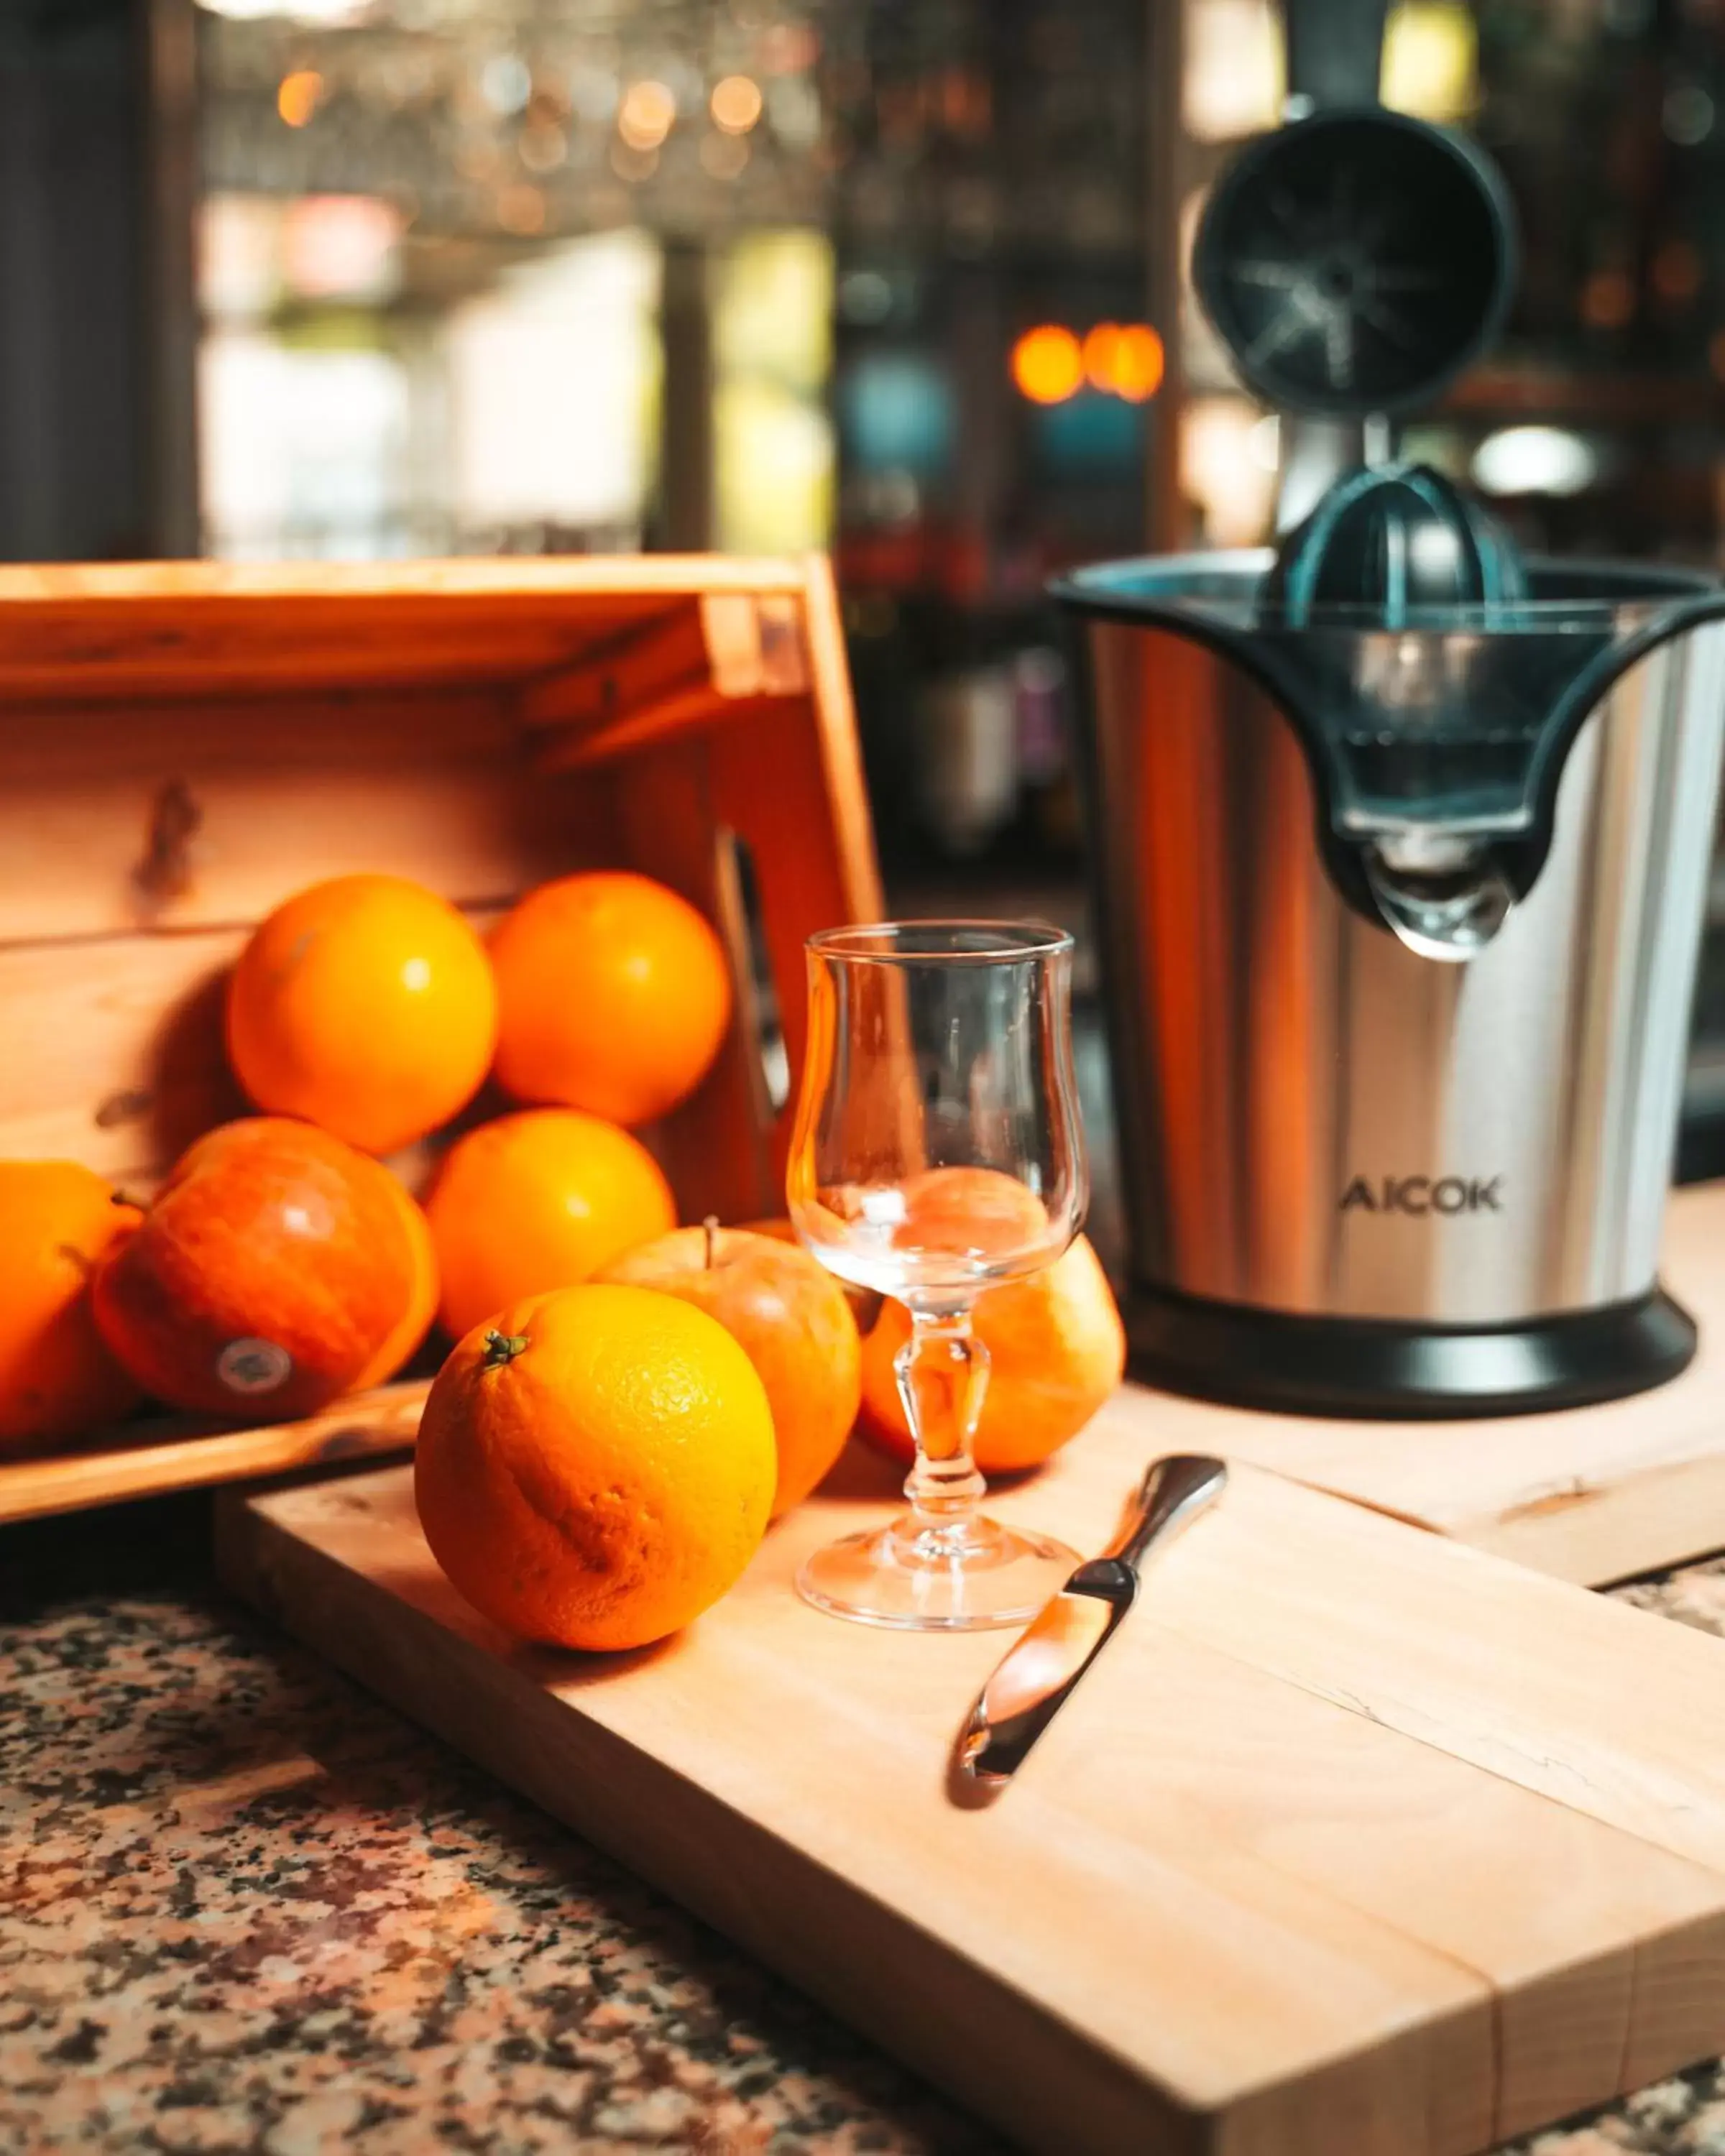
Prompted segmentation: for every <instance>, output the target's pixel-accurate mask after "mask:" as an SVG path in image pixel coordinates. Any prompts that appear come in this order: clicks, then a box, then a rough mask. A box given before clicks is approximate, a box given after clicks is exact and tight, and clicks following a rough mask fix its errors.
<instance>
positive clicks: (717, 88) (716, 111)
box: [708, 74, 761, 135]
mask: <svg viewBox="0 0 1725 2156" xmlns="http://www.w3.org/2000/svg"><path fill="white" fill-rule="evenodd" d="M708 105H709V110H711V113H712V115H713V125H714V126H716V127H721V128H723V129H724V131H725V132H726V134H727V135H747V133H748V131H749V130H750V128H751V127H752V126H754V124H755V122H756V121H757V120H758V119H759V118H760V116H761V86H760V85H759V84H758V83H757V82H752V81H751V80H750V79H749V77H748V76H747V75H746V74H727V75H726V77H725V79H724V80H723V81H722V82H716V83H715V84H714V85H713V94H712V96H711V99H710V100H708Z"/></svg>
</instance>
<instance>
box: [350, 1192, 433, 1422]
mask: <svg viewBox="0 0 1725 2156" xmlns="http://www.w3.org/2000/svg"><path fill="white" fill-rule="evenodd" d="M384 1172H385V1173H386V1174H388V1170H387V1169H386V1170H385V1171H384ZM389 1183H390V1189H391V1192H392V1193H393V1197H394V1199H395V1203H396V1209H397V1211H398V1213H399V1214H400V1215H401V1224H402V1226H403V1228H404V1229H406V1230H407V1236H408V1248H409V1249H410V1250H411V1251H412V1252H413V1291H412V1292H411V1294H410V1295H409V1296H408V1301H407V1307H406V1308H405V1309H404V1310H403V1312H402V1314H401V1317H400V1319H399V1321H398V1323H397V1324H396V1327H395V1329H394V1330H393V1332H391V1333H390V1335H389V1337H388V1339H387V1340H386V1341H385V1342H383V1344H382V1347H380V1348H379V1349H378V1350H377V1353H376V1354H375V1355H374V1356H373V1357H372V1359H371V1361H370V1362H369V1363H367V1365H366V1367H365V1368H364V1369H363V1370H362V1371H361V1372H360V1373H359V1375H358V1376H357V1378H355V1379H354V1381H353V1389H354V1391H355V1392H357V1393H362V1392H365V1391H367V1390H368V1389H370V1388H371V1387H372V1385H387V1384H388V1382H389V1380H390V1379H391V1378H393V1376H394V1375H395V1373H396V1372H397V1371H398V1369H400V1368H401V1367H402V1365H403V1363H405V1362H407V1361H408V1358H410V1357H411V1356H412V1355H413V1353H414V1351H415V1349H416V1348H417V1347H418V1345H419V1343H420V1342H421V1341H422V1340H424V1337H425V1336H426V1334H427V1333H428V1332H430V1330H431V1321H432V1319H433V1318H434V1317H436V1316H437V1298H438V1277H437V1248H436V1245H434V1243H433V1241H432V1240H431V1223H430V1222H429V1220H428V1219H426V1217H425V1214H424V1209H422V1208H421V1206H420V1205H419V1204H418V1201H417V1200H416V1199H414V1197H413V1193H412V1192H411V1191H409V1190H408V1189H406V1188H404V1187H403V1185H402V1184H401V1183H398V1182H397V1181H396V1179H395V1178H394V1177H393V1175H392V1176H390V1178H389Z"/></svg>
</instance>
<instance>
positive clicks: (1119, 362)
mask: <svg viewBox="0 0 1725 2156" xmlns="http://www.w3.org/2000/svg"><path fill="white" fill-rule="evenodd" d="M1166 363H1167V362H1166V355H1165V354H1164V352H1163V348H1162V339H1161V338H1160V337H1159V336H1158V335H1157V334H1156V332H1155V331H1154V330H1153V329H1152V328H1151V327H1150V326H1149V324H1148V323H1147V322H1127V323H1125V324H1122V323H1120V322H1098V323H1097V324H1096V327H1095V328H1094V329H1093V330H1092V331H1091V333H1090V335H1089V336H1087V337H1086V339H1085V340H1084V372H1085V375H1086V378H1087V379H1088V380H1089V382H1090V383H1091V388H1096V389H1102V390H1106V391H1107V392H1108V393H1109V394H1110V395H1111V396H1115V397H1119V398H1124V400H1125V401H1126V402H1127V403H1128V404H1142V403H1145V402H1146V401H1147V399H1148V398H1152V397H1153V396H1154V395H1155V394H1156V393H1157V391H1158V389H1159V388H1161V387H1162V377H1163V368H1164V367H1165V365H1166Z"/></svg>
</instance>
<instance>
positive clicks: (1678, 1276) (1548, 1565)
mask: <svg viewBox="0 0 1725 2156" xmlns="http://www.w3.org/2000/svg"><path fill="white" fill-rule="evenodd" d="M1664 1279H1665V1283H1666V1286H1667V1287H1669V1288H1670V1289H1671V1292H1672V1293H1673V1294H1674V1295H1675V1296H1676V1298H1677V1300H1678V1301H1680V1302H1681V1303H1682V1304H1683V1305H1684V1306H1685V1307H1686V1309H1687V1310H1688V1311H1690V1312H1691V1313H1692V1315H1693V1316H1694V1317H1695V1318H1696V1319H1697V1322H1699V1324H1700V1327H1701V1349H1700V1353H1698V1354H1697V1357H1696V1359H1695V1361H1694V1362H1693V1363H1692V1364H1691V1365H1690V1367H1689V1368H1688V1369H1687V1370H1686V1371H1685V1372H1684V1373H1683V1375H1682V1376H1681V1378H1677V1379H1676V1380H1675V1381H1674V1382H1673V1383H1671V1384H1669V1385H1661V1387H1660V1388H1659V1389H1657V1390H1656V1391H1655V1392H1651V1393H1642V1394H1638V1395H1637V1396H1636V1397H1635V1398H1634V1399H1626V1400H1610V1401H1607V1402H1606V1403H1605V1404H1604V1405H1603V1406H1600V1407H1593V1408H1570V1409H1566V1410H1565V1411H1564V1412H1563V1413H1562V1414H1530V1415H1507V1416H1504V1417H1502V1418H1501V1419H1491V1420H1489V1421H1483V1422H1353V1421H1340V1420H1329V1419H1325V1418H1323V1417H1321V1416H1308V1415H1278V1414H1256V1413H1248V1412H1247V1411H1246V1410H1245V1409H1236V1408H1223V1407H1216V1406H1213V1405H1210V1404H1207V1403H1203V1402H1199V1401H1196V1400H1185V1399H1173V1398H1172V1397H1170V1396H1168V1395H1166V1394H1150V1393H1143V1392H1132V1393H1128V1394H1127V1401H1128V1403H1129V1404H1131V1405H1132V1408H1133V1409H1134V1411H1135V1412H1136V1413H1137V1415H1138V1418H1139V1420H1140V1423H1141V1425H1142V1429H1143V1430H1144V1431H1145V1433H1146V1435H1147V1436H1149V1435H1153V1436H1154V1438H1155V1440H1156V1441H1157V1442H1158V1444H1160V1445H1163V1446H1164V1447H1166V1448H1182V1447H1183V1448H1184V1449H1185V1450H1189V1451H1206V1450H1207V1451H1212V1452H1227V1453H1229V1454H1230V1455H1233V1456H1234V1457H1235V1458H1238V1459H1241V1460H1255V1462H1256V1463H1257V1464H1258V1465H1259V1466H1262V1467H1269V1468H1272V1469H1274V1470H1275V1471H1276V1473H1277V1474H1280V1475H1291V1476H1293V1477H1294V1478H1295V1479H1296V1481H1301V1482H1309V1483H1311V1484H1312V1485H1313V1486H1314V1487H1316V1488H1317V1489H1320V1490H1328V1491H1333V1492H1334V1493H1335V1494H1336V1495H1337V1496H1343V1497H1350V1498H1352V1499H1353V1501H1355V1502H1356V1503H1358V1504H1362V1505H1369V1506H1372V1507H1374V1508H1375V1509H1376V1510H1378V1511H1379V1512H1389V1513H1392V1514H1394V1516H1395V1517H1398V1518H1400V1519H1405V1520H1412V1521H1414V1522H1416V1523H1417V1524H1418V1525H1420V1526H1421V1527H1430V1528H1433V1529H1435V1531H1436V1532H1439V1533H1440V1534H1445V1535H1450V1536H1453V1537H1455V1539H1456V1540H1457V1541H1460V1542H1466V1543H1473V1544H1474V1545H1475V1547H1476V1548H1480V1549H1487V1550H1491V1551H1494V1552H1496V1553H1497V1554H1499V1555H1500V1556H1503V1557H1510V1558H1514V1559H1515V1560H1516V1561H1517V1563H1519V1564H1525V1565H1531V1566H1532V1568H1534V1569H1535V1570H1536V1571H1539V1572H1548V1573H1553V1575H1555V1577H1557V1578H1559V1579H1573V1580H1576V1581H1579V1582H1580V1583H1582V1584H1584V1585H1587V1586H1590V1587H1603V1586H1604V1585H1605V1584H1608V1583H1609V1581H1612V1580H1615V1579H1627V1578H1630V1576H1631V1575H1632V1574H1634V1573H1638V1572H1651V1571H1653V1570H1655V1569H1656V1568H1660V1567H1662V1566H1666V1565H1671V1564H1677V1563H1681V1562H1682V1560H1683V1559H1684V1558H1692V1557H1697V1556H1699V1555H1700V1554H1701V1553H1702V1552H1703V1551H1708V1550H1715V1549H1721V1548H1725V1183H1713V1184H1707V1185H1702V1186H1700V1187H1698V1188H1694V1189H1691V1190H1680V1191H1679V1192H1677V1193H1676V1195H1675V1196H1674V1197H1673V1198H1672V1199H1671V1211H1670V1214H1669V1216H1668V1219H1667V1224H1666V1261H1665V1267H1664Z"/></svg>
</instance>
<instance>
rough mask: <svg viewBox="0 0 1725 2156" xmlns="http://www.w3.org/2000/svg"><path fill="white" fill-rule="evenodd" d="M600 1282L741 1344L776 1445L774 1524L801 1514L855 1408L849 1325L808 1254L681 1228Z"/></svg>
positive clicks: (742, 1235) (854, 1355)
mask: <svg viewBox="0 0 1725 2156" xmlns="http://www.w3.org/2000/svg"><path fill="white" fill-rule="evenodd" d="M602 1277H603V1278H604V1279H606V1280H608V1281H629V1282H632V1283H633V1284H634V1286H636V1287H655V1288H658V1289H659V1290H660V1291H661V1292H662V1293H664V1294H666V1295H677V1296H681V1297H682V1298H683V1300H684V1301H685V1302H692V1303H693V1304H694V1305H695V1306H696V1309H697V1310H704V1311H706V1312H707V1313H708V1315H709V1316H710V1317H716V1318H717V1319H718V1321H719V1322H720V1324H721V1325H722V1326H723V1327H724V1328H725V1330H726V1332H728V1333H730V1335H731V1336H732V1338H733V1339H735V1340H737V1341H740V1342H742V1347H744V1349H745V1350H746V1351H747V1355H748V1358H749V1360H750V1362H752V1363H753V1364H754V1366H755V1368H756V1369H757V1372H758V1373H760V1378H761V1383H762V1384H763V1385H764V1386H765V1387H766V1388H767V1400H768V1405H769V1406H770V1407H771V1408H772V1409H773V1435H774V1436H775V1437H776V1439H777V1440H778V1488H777V1490H775V1491H774V1492H773V1518H774V1519H777V1518H778V1516H779V1514H780V1513H781V1512H789V1511H790V1509H791V1507H793V1505H800V1504H801V1503H802V1501H803V1499H804V1498H805V1497H806V1496H808V1495H809V1491H811V1490H812V1489H814V1486H815V1485H816V1483H817V1482H819V1481H820V1480H821V1478H822V1476H824V1475H825V1473H826V1471H827V1470H828V1469H829V1467H830V1466H832V1465H833V1463H834V1460H837V1458H838V1457H839V1454H840V1453H841V1452H842V1451H843V1450H845V1440H846V1439H847V1438H848V1437H849V1436H850V1425H851V1424H853V1423H854V1422H855V1420H856V1410H857V1408H858V1405H859V1404H860V1401H861V1398H862V1368H861V1360H862V1358H861V1353H860V1347H859V1343H858V1341H857V1336H856V1320H855V1318H854V1317H852V1316H851V1314H850V1304H849V1303H848V1302H847V1301H845V1293H844V1291H843V1289H842V1288H841V1287H840V1286H839V1283H838V1282H837V1281H835V1280H834V1278H833V1276H832V1275H831V1274H830V1273H829V1272H827V1271H826V1270H824V1268H823V1267H821V1266H820V1265H817V1264H816V1263H815V1261H814V1259H813V1258H811V1257H810V1256H809V1254H808V1252H807V1251H806V1250H798V1248H797V1247H796V1246H795V1245H790V1246H789V1247H787V1245H786V1244H785V1243H784V1242H783V1240H781V1239H780V1238H778V1237H777V1236H771V1235H750V1234H749V1233H748V1232H747V1229H742V1228H721V1226H720V1225H719V1224H718V1222H717V1221H716V1220H710V1221H708V1222H707V1224H706V1226H705V1227H702V1228H679V1229H677V1230H676V1232H675V1234H674V1235H661V1236H660V1238H659V1240H657V1241H656V1242H652V1243H644V1244H643V1245H641V1247H640V1248H639V1250H630V1251H628V1252H626V1253H625V1255H624V1256H622V1257H620V1258H619V1259H618V1260H616V1261H615V1262H614V1264H612V1265H608V1266H607V1267H606V1268H605V1270H604V1273H603V1276H602Z"/></svg>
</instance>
